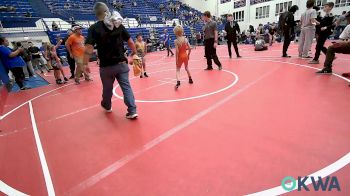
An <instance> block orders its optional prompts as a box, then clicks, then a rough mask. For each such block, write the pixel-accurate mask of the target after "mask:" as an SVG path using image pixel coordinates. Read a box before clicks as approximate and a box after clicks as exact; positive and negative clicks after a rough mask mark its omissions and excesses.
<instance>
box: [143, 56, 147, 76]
mask: <svg viewBox="0 0 350 196" xmlns="http://www.w3.org/2000/svg"><path fill="white" fill-rule="evenodd" d="M142 68H143V72H144V73H143V75H144V76H145V77H148V75H147V73H146V60H145V59H143V61H142Z"/></svg>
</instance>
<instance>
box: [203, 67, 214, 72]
mask: <svg viewBox="0 0 350 196" xmlns="http://www.w3.org/2000/svg"><path fill="white" fill-rule="evenodd" d="M204 70H206V71H211V70H213V68H212V67H207V68H205V69H204Z"/></svg>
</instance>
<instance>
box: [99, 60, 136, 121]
mask: <svg viewBox="0 0 350 196" xmlns="http://www.w3.org/2000/svg"><path fill="white" fill-rule="evenodd" d="M129 70H130V69H129V66H128V64H126V63H119V64H117V65H114V66H109V67H100V77H101V80H102V85H103V92H102V102H101V104H103V106H104V107H105V108H107V109H108V108H111V107H112V102H111V99H112V95H113V84H114V81H115V79H117V81H118V83H119V85H120V88H121V89H122V91H123V95H124V103H125V105H126V106H128V113H130V114H135V113H136V104H135V97H134V93H133V91H132V89H131V86H130V82H129Z"/></svg>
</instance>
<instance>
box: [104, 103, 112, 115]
mask: <svg viewBox="0 0 350 196" xmlns="http://www.w3.org/2000/svg"><path fill="white" fill-rule="evenodd" d="M101 107H102V108H103V109H104V110H105V111H106V112H107V113H111V112H112V108H107V107H106V106H105V105H103V103H102V102H101Z"/></svg>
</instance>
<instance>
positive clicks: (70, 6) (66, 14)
mask: <svg viewBox="0 0 350 196" xmlns="http://www.w3.org/2000/svg"><path fill="white" fill-rule="evenodd" d="M43 1H44V3H45V4H46V5H47V7H48V9H50V11H51V12H52V13H55V14H59V15H60V16H61V17H63V18H65V19H68V18H70V17H74V19H75V20H95V16H94V14H93V10H92V8H93V6H94V3H95V0H70V1H66V0H43Z"/></svg>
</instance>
